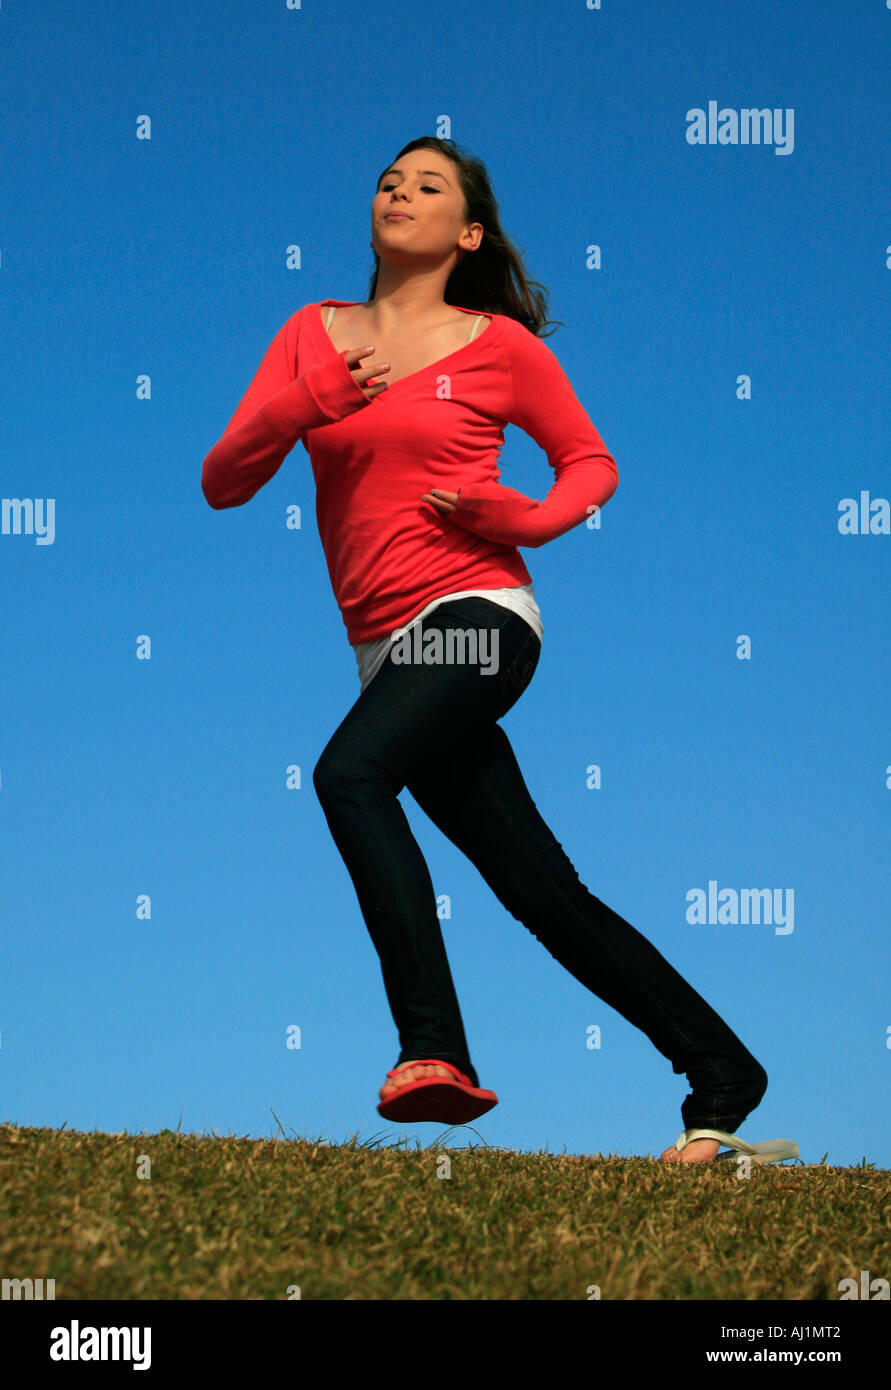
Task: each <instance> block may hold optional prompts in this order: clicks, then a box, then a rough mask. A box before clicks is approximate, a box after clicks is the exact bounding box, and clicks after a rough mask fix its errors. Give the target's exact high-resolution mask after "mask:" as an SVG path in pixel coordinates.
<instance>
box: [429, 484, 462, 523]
mask: <svg viewBox="0 0 891 1390" xmlns="http://www.w3.org/2000/svg"><path fill="white" fill-rule="evenodd" d="M421 501H422V502H429V503H430V504H431V506H433V507H435V508H436V510H437V511H438V512H439V515H440V516H449V515H450V513H451V512H453V511H454V510H455V508H456V507H457V505H458V494H457V492H445V491H444V490H443V488H441V487H435V488H433V489H432V490H431V491H430V492H425V493H422V494H421Z"/></svg>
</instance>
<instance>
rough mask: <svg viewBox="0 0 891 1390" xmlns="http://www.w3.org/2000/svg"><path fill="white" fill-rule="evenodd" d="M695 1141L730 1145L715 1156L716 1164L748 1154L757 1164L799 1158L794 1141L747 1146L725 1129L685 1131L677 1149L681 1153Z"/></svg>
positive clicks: (681, 1135) (677, 1144) (780, 1140)
mask: <svg viewBox="0 0 891 1390" xmlns="http://www.w3.org/2000/svg"><path fill="white" fill-rule="evenodd" d="M694 1139H718V1140H719V1141H720V1142H721V1143H722V1144H727V1145H729V1147H728V1148H727V1149H725V1150H724V1152H723V1153H718V1154H715V1157H714V1162H715V1163H717V1162H719V1160H720V1159H722V1158H736V1156H737V1154H748V1156H749V1157H750V1158H751V1159H752V1160H753V1161H754V1162H755V1163H782V1162H783V1160H784V1159H787V1158H798V1145H797V1144H796V1143H795V1140H794V1139H762V1140H761V1142H760V1143H758V1144H747V1143H746V1141H745V1140H744V1139H740V1138H739V1136H738V1135H736V1134H728V1133H727V1132H726V1130H723V1129H685V1130H683V1131H682V1133H681V1134H680V1135H679V1136H678V1140H677V1143H676V1144H675V1148H676V1149H677V1150H678V1151H679V1152H680V1150H682V1149H685V1148H686V1147H687V1145H688V1144H689V1143H691V1142H692V1141H693V1140H694Z"/></svg>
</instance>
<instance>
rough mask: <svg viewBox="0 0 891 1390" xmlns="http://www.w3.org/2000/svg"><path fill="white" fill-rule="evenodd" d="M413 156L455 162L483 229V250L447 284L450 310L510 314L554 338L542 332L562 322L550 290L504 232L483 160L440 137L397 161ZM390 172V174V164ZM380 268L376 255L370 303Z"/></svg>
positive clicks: (417, 143)
mask: <svg viewBox="0 0 891 1390" xmlns="http://www.w3.org/2000/svg"><path fill="white" fill-rule="evenodd" d="M409 150H435V151H436V152H437V154H443V155H445V156H446V158H447V159H450V160H451V161H452V163H453V164H454V165H455V168H456V170H457V173H458V182H459V184H460V187H461V191H462V193H463V194H464V206H465V217H466V219H467V221H468V222H481V223H482V224H483V239H482V241H481V242H480V244H479V247H478V248H477V250H476V251H472V252H470V251H469V252H467V254H466V255H464V256H463V257H462V258H461V260H460V261H459V263H458V264H457V265H456V266H455V269H454V270H453V271H452V273H451V275H450V276H449V278H448V280H447V281H446V287H445V290H444V292H443V298H444V300H445V302H446V304H458V305H460V306H461V307H462V308H465V309H476V310H478V311H479V312H480V313H490V314H504V315H505V316H506V317H507V318H511V319H516V320H517V322H518V323H521V324H523V326H524V327H525V328H528V329H529V331H530V333H534V334H535V335H536V337H538V338H547V337H549V336H550V334H547V333H543V332H542V329H543V328H544V327H545V325H546V324H549V323H560V322H561V320H560V319H549V318H548V316H547V309H548V304H547V290H546V289H545V287H544V285H542V284H540V283H539V281H538V280H529V279H527V276H526V272H525V270H524V268H523V262H522V259H521V257H520V253H519V252H518V251H517V249H516V247H515V246H514V245H513V244H512V243H511V242H510V241H509V239H508V238H507V237H506V236H505V234H504V232H503V231H502V229H501V223H500V222H499V220H498V204H497V202H496V201H495V194H494V193H493V192H492V185H491V183H490V181H489V175H488V172H487V170H486V166H485V165H484V164H483V162H482V160H481V159H476V158H475V157H474V156H473V155H471V154H468V153H466V152H465V151H464V150H462V149H461V148H460V147H459V146H458V145H456V143H455V142H454V140H442V139H440V138H439V136H436V135H423V136H421V138H420V139H419V140H411V141H410V142H409V143H408V144H407V145H403V147H402V149H401V150H400V151H399V153H398V154H397V156H396V159H399V158H401V156H402V155H404V154H408V152H409ZM394 162H395V161H391V163H394ZM386 168H387V169H389V168H390V164H388V165H387V166H386ZM384 172H386V170H382V171H381V176H379V177H378V183H380V178H381V177H382V175H383V173H384ZM380 265H381V262H380V256H379V255H378V254H377V252H376V251H375V252H374V271H373V272H372V276H371V281H370V285H369V291H368V298H369V299H374V295H375V291H376V289H377V279H378V273H379V271H380ZM563 326H564V327H565V326H566V325H565V324H564V325H563ZM553 331H554V330H553V329H551V332H552V333H553Z"/></svg>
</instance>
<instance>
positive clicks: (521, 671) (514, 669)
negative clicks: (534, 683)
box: [501, 631, 541, 699]
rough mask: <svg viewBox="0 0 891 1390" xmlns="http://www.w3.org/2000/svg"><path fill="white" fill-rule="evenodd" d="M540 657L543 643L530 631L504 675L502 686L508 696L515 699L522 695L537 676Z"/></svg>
mask: <svg viewBox="0 0 891 1390" xmlns="http://www.w3.org/2000/svg"><path fill="white" fill-rule="evenodd" d="M540 656H541V642H540V641H539V638H538V635H537V633H535V632H531V631H530V633H529V636H528V637H527V638H526V640H525V642H524V643H523V645H522V647H521V648H520V650H519V651H518V652H517V655H516V656H515V657H514V659H513V661H512V662H511V663H510V665H509V666H508V667H507V668H506V669H505V671H504V673H503V676H502V682H501V684H502V688H503V690H504V692H505V694H506V695H507V694H510V695H512V696H513V698H514V699H518V698H519V696H520V695H522V693H523V691H524V690H525V689H526V687H527V686H528V684H529V682H530V681H531V680H532V677H533V676H534V675H535V668H536V667H537V666H538V659H539V657H540Z"/></svg>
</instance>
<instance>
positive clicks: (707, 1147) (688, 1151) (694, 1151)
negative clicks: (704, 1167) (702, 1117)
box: [662, 1139, 721, 1163]
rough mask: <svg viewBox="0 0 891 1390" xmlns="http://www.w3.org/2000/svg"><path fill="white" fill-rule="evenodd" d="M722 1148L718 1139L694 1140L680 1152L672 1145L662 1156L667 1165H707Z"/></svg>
mask: <svg viewBox="0 0 891 1390" xmlns="http://www.w3.org/2000/svg"><path fill="white" fill-rule="evenodd" d="M720 1147H721V1145H720V1144H719V1142H718V1140H717V1139H693V1140H691V1141H690V1143H689V1144H687V1145H685V1147H684V1148H683V1149H680V1150H679V1149H676V1148H675V1146H674V1144H672V1146H671V1148H670V1149H666V1150H665V1153H664V1154H662V1159H663V1161H664V1162H665V1163H707V1162H708V1160H709V1159H710V1158H714V1156H715V1154H716V1153H717V1152H718V1149H719V1148H720Z"/></svg>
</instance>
